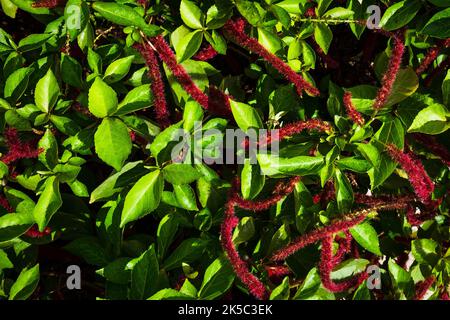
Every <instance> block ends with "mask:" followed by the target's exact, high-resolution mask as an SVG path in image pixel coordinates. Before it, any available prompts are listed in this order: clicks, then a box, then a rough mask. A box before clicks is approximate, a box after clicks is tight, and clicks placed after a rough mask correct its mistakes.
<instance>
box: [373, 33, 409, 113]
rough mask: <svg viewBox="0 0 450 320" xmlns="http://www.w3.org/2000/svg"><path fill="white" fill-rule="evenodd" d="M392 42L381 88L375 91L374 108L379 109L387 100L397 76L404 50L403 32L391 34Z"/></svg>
mask: <svg viewBox="0 0 450 320" xmlns="http://www.w3.org/2000/svg"><path fill="white" fill-rule="evenodd" d="M392 40H393V42H394V44H393V48H392V52H391V58H390V60H389V65H388V67H387V70H386V72H385V73H384V75H383V78H382V79H381V88H380V89H379V90H378V92H377V96H376V98H375V103H374V105H373V108H374V109H375V110H379V109H381V108H382V107H383V106H384V105H385V104H386V102H387V100H388V98H389V95H390V94H391V91H392V87H393V86H394V82H395V79H396V78H397V74H398V71H399V70H400V66H401V63H402V57H403V52H404V51H405V44H404V43H403V34H401V33H395V34H393V36H392Z"/></svg>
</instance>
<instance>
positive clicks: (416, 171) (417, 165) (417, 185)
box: [386, 144, 434, 203]
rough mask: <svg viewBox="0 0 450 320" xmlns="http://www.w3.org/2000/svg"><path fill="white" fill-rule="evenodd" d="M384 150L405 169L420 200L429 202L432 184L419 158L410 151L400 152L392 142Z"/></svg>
mask: <svg viewBox="0 0 450 320" xmlns="http://www.w3.org/2000/svg"><path fill="white" fill-rule="evenodd" d="M386 150H387V151H388V154H389V155H390V157H391V158H392V159H393V160H395V161H397V162H398V163H399V164H400V166H401V167H402V168H403V170H405V171H406V173H407V174H408V178H409V181H410V183H411V185H412V187H413V188H414V191H415V193H416V195H417V196H418V197H419V198H420V200H421V201H422V202H423V203H429V202H430V200H431V194H432V193H433V191H434V184H433V181H431V179H430V177H429V176H428V174H427V172H426V171H425V168H424V167H423V165H422V163H421V162H420V161H419V159H416V158H415V157H413V155H412V154H411V153H408V154H407V153H404V152H402V151H401V150H400V149H399V148H397V146H395V145H393V144H388V145H387V146H386Z"/></svg>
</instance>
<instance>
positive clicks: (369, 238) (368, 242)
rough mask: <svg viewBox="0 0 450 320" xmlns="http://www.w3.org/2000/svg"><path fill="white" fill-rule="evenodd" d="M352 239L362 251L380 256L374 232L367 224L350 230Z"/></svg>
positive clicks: (376, 235) (376, 236)
mask: <svg viewBox="0 0 450 320" xmlns="http://www.w3.org/2000/svg"><path fill="white" fill-rule="evenodd" d="M350 233H351V234H352V236H353V238H354V239H355V240H356V242H358V243H359V244H360V245H361V246H362V247H363V248H364V249H366V250H368V251H370V252H372V253H374V254H376V255H378V256H381V251H380V243H379V241H378V234H377V232H376V230H375V229H374V228H373V227H372V226H371V225H370V223H368V222H364V223H361V224H358V225H356V226H354V227H353V228H351V229H350Z"/></svg>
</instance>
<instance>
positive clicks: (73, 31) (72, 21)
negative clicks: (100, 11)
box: [64, 0, 89, 40]
mask: <svg viewBox="0 0 450 320" xmlns="http://www.w3.org/2000/svg"><path fill="white" fill-rule="evenodd" d="M64 19H65V21H66V28H67V32H68V33H69V36H70V39H71V40H75V39H76V37H77V36H78V35H79V34H80V33H81V31H82V30H83V29H84V28H85V27H86V25H87V23H88V21H89V6H88V5H87V3H86V2H85V1H84V0H69V1H67V3H66V7H65V9H64Z"/></svg>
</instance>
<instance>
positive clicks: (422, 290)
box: [414, 276, 436, 300]
mask: <svg viewBox="0 0 450 320" xmlns="http://www.w3.org/2000/svg"><path fill="white" fill-rule="evenodd" d="M435 281H436V278H435V277H434V276H430V277H428V278H426V279H425V280H423V281H421V282H419V283H418V284H417V285H416V294H415V296H414V300H422V299H423V298H424V297H425V294H426V293H427V291H428V290H429V289H430V288H431V286H432V285H433V283H434V282H435Z"/></svg>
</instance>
